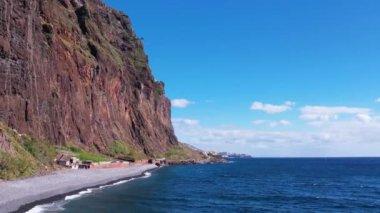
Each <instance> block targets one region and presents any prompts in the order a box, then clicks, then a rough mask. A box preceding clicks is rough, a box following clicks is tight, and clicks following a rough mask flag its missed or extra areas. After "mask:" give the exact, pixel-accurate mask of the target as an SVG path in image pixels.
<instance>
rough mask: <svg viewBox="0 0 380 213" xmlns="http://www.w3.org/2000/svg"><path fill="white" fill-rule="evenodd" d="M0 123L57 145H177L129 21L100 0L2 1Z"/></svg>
mask: <svg viewBox="0 0 380 213" xmlns="http://www.w3.org/2000/svg"><path fill="white" fill-rule="evenodd" d="M0 14H1V15H0V121H2V122H4V123H6V124H7V125H8V126H10V127H12V128H14V129H17V130H18V131H19V132H21V133H27V134H30V135H32V136H34V137H36V138H41V139H43V140H45V141H49V142H50V143H54V144H57V145H65V144H76V145H80V146H83V147H87V148H88V149H92V150H98V151H100V152H103V153H106V152H107V149H108V148H109V147H110V146H111V144H112V142H113V141H115V140H118V141H123V142H125V143H128V144H129V145H131V146H134V147H135V148H137V149H140V150H143V151H144V152H145V154H147V155H154V154H155V153H160V152H165V151H167V150H168V149H170V148H171V147H173V146H175V145H178V141H177V139H176V137H175V135H174V131H173V128H172V124H171V115H170V107H171V106H170V101H169V100H168V99H167V98H166V97H165V96H164V84H163V83H161V82H157V81H155V79H154V77H153V76H152V73H151V70H150V68H149V66H148V57H147V56H146V55H145V53H144V50H143V44H142V41H141V40H140V39H139V38H137V37H136V35H135V33H134V31H133V29H132V27H131V23H130V20H129V18H128V17H127V16H126V15H124V14H122V13H120V12H117V11H115V10H112V9H110V8H108V7H107V6H106V5H105V4H103V3H102V2H101V1H100V0H0Z"/></svg>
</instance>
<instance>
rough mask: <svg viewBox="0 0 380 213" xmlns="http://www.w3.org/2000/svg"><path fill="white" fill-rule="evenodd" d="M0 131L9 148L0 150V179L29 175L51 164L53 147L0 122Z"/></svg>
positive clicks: (53, 154) (54, 153) (53, 155)
mask: <svg viewBox="0 0 380 213" xmlns="http://www.w3.org/2000/svg"><path fill="white" fill-rule="evenodd" d="M0 132H1V133H2V135H3V136H4V139H5V141H6V143H9V144H10V149H9V150H0V179H4V180H12V179H15V178H20V177H26V176H31V175H35V174H38V173H40V172H41V171H43V170H46V168H48V167H51V166H53V164H52V163H53V159H54V157H55V155H56V152H55V149H54V147H51V146H49V145H47V143H44V142H42V141H39V140H36V139H34V138H31V137H29V136H26V135H20V134H18V133H17V132H16V131H14V130H12V129H10V128H8V127H7V126H5V125H4V124H2V123H0Z"/></svg>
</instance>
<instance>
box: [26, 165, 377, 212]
mask: <svg viewBox="0 0 380 213" xmlns="http://www.w3.org/2000/svg"><path fill="white" fill-rule="evenodd" d="M33 211H34V212H57V211H60V212H78V213H81V212H83V213H89V212H91V213H94V212H112V213H114V212H120V213H121V212H123V213H125V212H174V213H176V212H178V213H188V212H297V213H298V212H380V158H253V159H231V162H229V163H225V164H209V165H190V166H171V167H164V168H161V169H159V170H157V171H155V172H153V173H152V174H150V173H147V174H146V175H145V177H144V178H140V179H135V180H130V181H124V182H120V183H118V184H116V185H111V186H105V187H102V188H101V189H100V188H97V189H90V190H87V191H83V192H82V193H80V194H76V195H72V196H71V197H69V196H68V197H66V200H64V201H57V202H55V203H52V204H47V205H42V206H38V207H36V208H34V210H33Z"/></svg>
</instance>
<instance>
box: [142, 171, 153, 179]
mask: <svg viewBox="0 0 380 213" xmlns="http://www.w3.org/2000/svg"><path fill="white" fill-rule="evenodd" d="M150 176H152V173H150V172H144V176H143V177H142V178H148V177H150Z"/></svg>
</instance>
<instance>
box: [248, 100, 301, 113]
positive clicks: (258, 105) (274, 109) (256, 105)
mask: <svg viewBox="0 0 380 213" xmlns="http://www.w3.org/2000/svg"><path fill="white" fill-rule="evenodd" d="M294 105H295V103H294V102H291V101H287V102H285V103H284V104H282V105H272V104H265V103H262V102H258V101H256V102H253V103H252V105H251V110H258V111H264V112H266V113H269V114H276V113H281V112H285V111H288V110H291V109H292V107H293V106H294Z"/></svg>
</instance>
